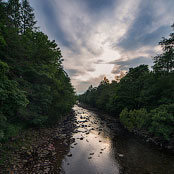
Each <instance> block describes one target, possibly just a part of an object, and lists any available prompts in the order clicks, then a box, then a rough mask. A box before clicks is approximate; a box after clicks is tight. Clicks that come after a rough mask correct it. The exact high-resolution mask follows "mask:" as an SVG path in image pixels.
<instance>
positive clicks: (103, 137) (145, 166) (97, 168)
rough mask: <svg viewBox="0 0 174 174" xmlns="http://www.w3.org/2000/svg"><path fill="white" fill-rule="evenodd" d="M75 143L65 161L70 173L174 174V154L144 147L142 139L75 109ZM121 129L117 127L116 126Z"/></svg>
mask: <svg viewBox="0 0 174 174" xmlns="http://www.w3.org/2000/svg"><path fill="white" fill-rule="evenodd" d="M74 110H75V113H76V117H77V123H76V124H77V128H76V129H75V132H74V133H73V138H74V139H75V142H74V143H73V144H71V148H70V152H69V154H68V155H67V156H66V157H65V159H64V160H63V162H62V168H63V170H64V172H62V173H66V174H119V173H124V174H174V155H172V154H170V153H167V152H162V151H160V150H157V148H156V147H153V146H150V145H148V144H144V143H143V142H142V141H141V140H139V139H138V138H136V137H134V136H132V135H130V134H128V133H127V132H125V131H121V130H119V129H116V130H114V129H113V128H112V124H110V123H112V122H111V121H110V123H108V121H104V120H102V119H100V117H99V116H97V114H95V113H94V112H92V111H89V110H87V109H83V108H81V107H78V106H75V107H74ZM115 126H117V125H116V124H114V127H115Z"/></svg>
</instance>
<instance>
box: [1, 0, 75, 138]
mask: <svg viewBox="0 0 174 174" xmlns="http://www.w3.org/2000/svg"><path fill="white" fill-rule="evenodd" d="M0 16H1V17H0V141H6V140H8V139H9V138H10V137H13V136H16V135H18V133H19V132H20V131H21V130H23V129H27V128H29V127H42V126H50V125H52V124H53V123H55V122H56V121H58V120H59V119H60V118H61V117H63V116H65V115H66V114H67V113H69V112H70V111H71V109H72V106H73V105H74V103H75V92H74V88H73V87H72V85H71V82H70V78H69V77H68V75H67V73H66V72H65V71H64V69H63V65H62V61H63V58H62V55H61V50H60V48H59V47H58V45H57V44H56V42H55V41H54V40H53V41H50V40H49V39H48V36H47V35H46V34H44V33H43V32H41V31H40V29H39V28H38V27H37V26H36V20H35V15H34V12H33V9H32V7H31V6H30V4H29V2H28V1H27V0H23V1H22V2H21V1H19V0H9V1H4V2H3V1H0Z"/></svg>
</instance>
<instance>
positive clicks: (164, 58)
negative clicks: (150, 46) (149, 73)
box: [153, 24, 174, 74]
mask: <svg viewBox="0 0 174 174" xmlns="http://www.w3.org/2000/svg"><path fill="white" fill-rule="evenodd" d="M172 29H173V30H174V24H173V25H172ZM159 45H161V47H162V49H163V53H162V54H160V55H157V56H155V57H154V66H153V69H154V71H155V72H157V73H162V74H166V73H171V72H173V70H174V33H171V34H170V37H169V38H168V39H167V38H163V40H162V41H161V42H159Z"/></svg>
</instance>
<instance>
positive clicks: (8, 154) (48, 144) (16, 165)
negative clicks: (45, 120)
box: [0, 112, 75, 174]
mask: <svg viewBox="0 0 174 174" xmlns="http://www.w3.org/2000/svg"><path fill="white" fill-rule="evenodd" d="M74 119H75V118H74V112H72V113H71V114H69V115H67V116H66V117H65V118H63V120H62V121H60V122H59V123H58V124H56V125H55V126H54V127H53V128H41V129H30V130H27V131H25V132H23V133H21V135H20V137H16V138H13V140H11V141H9V142H7V143H4V144H2V145H1V146H2V147H1V156H0V160H1V165H0V174H6V173H7V174H9V173H10V174H23V173H25V174H29V173H32V174H46V173H55V174H57V173H60V171H61V163H62V160H63V158H64V156H65V155H66V154H67V153H68V151H69V145H70V143H72V142H73V139H72V138H71V137H72V136H71V134H72V132H73V130H74V126H75V125H74V121H75V120H74ZM2 160H3V161H2Z"/></svg>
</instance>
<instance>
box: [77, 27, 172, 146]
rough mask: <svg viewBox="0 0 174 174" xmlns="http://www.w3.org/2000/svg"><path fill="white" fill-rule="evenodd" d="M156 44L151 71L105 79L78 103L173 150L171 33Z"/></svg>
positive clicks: (133, 70) (144, 67)
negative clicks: (158, 47) (114, 79)
mask: <svg viewBox="0 0 174 174" xmlns="http://www.w3.org/2000/svg"><path fill="white" fill-rule="evenodd" d="M172 29H174V25H172ZM159 45H161V47H162V50H163V52H162V53H161V54H160V55H157V56H155V57H154V58H153V60H154V65H153V67H152V71H150V70H149V68H148V66H147V65H140V66H138V67H135V68H130V69H129V71H128V72H127V74H126V75H125V76H124V77H123V78H121V80H120V81H119V82H118V81H112V82H111V83H109V80H108V79H107V78H106V77H105V78H104V80H103V81H101V83H100V84H99V86H98V87H92V86H90V87H89V88H88V90H87V91H86V92H85V93H84V94H82V95H80V96H79V101H80V102H81V103H85V104H87V105H90V106H92V107H96V108H98V109H99V110H102V111H104V112H107V113H109V114H111V115H113V116H114V117H117V118H119V119H120V121H121V123H122V124H123V125H124V127H125V128H127V129H128V130H129V131H131V132H135V133H137V134H140V135H143V136H146V137H151V138H150V139H151V140H152V141H154V142H158V143H160V144H161V145H164V146H166V147H167V148H172V149H174V33H171V34H170V35H169V38H163V39H162V41H160V42H159Z"/></svg>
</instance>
